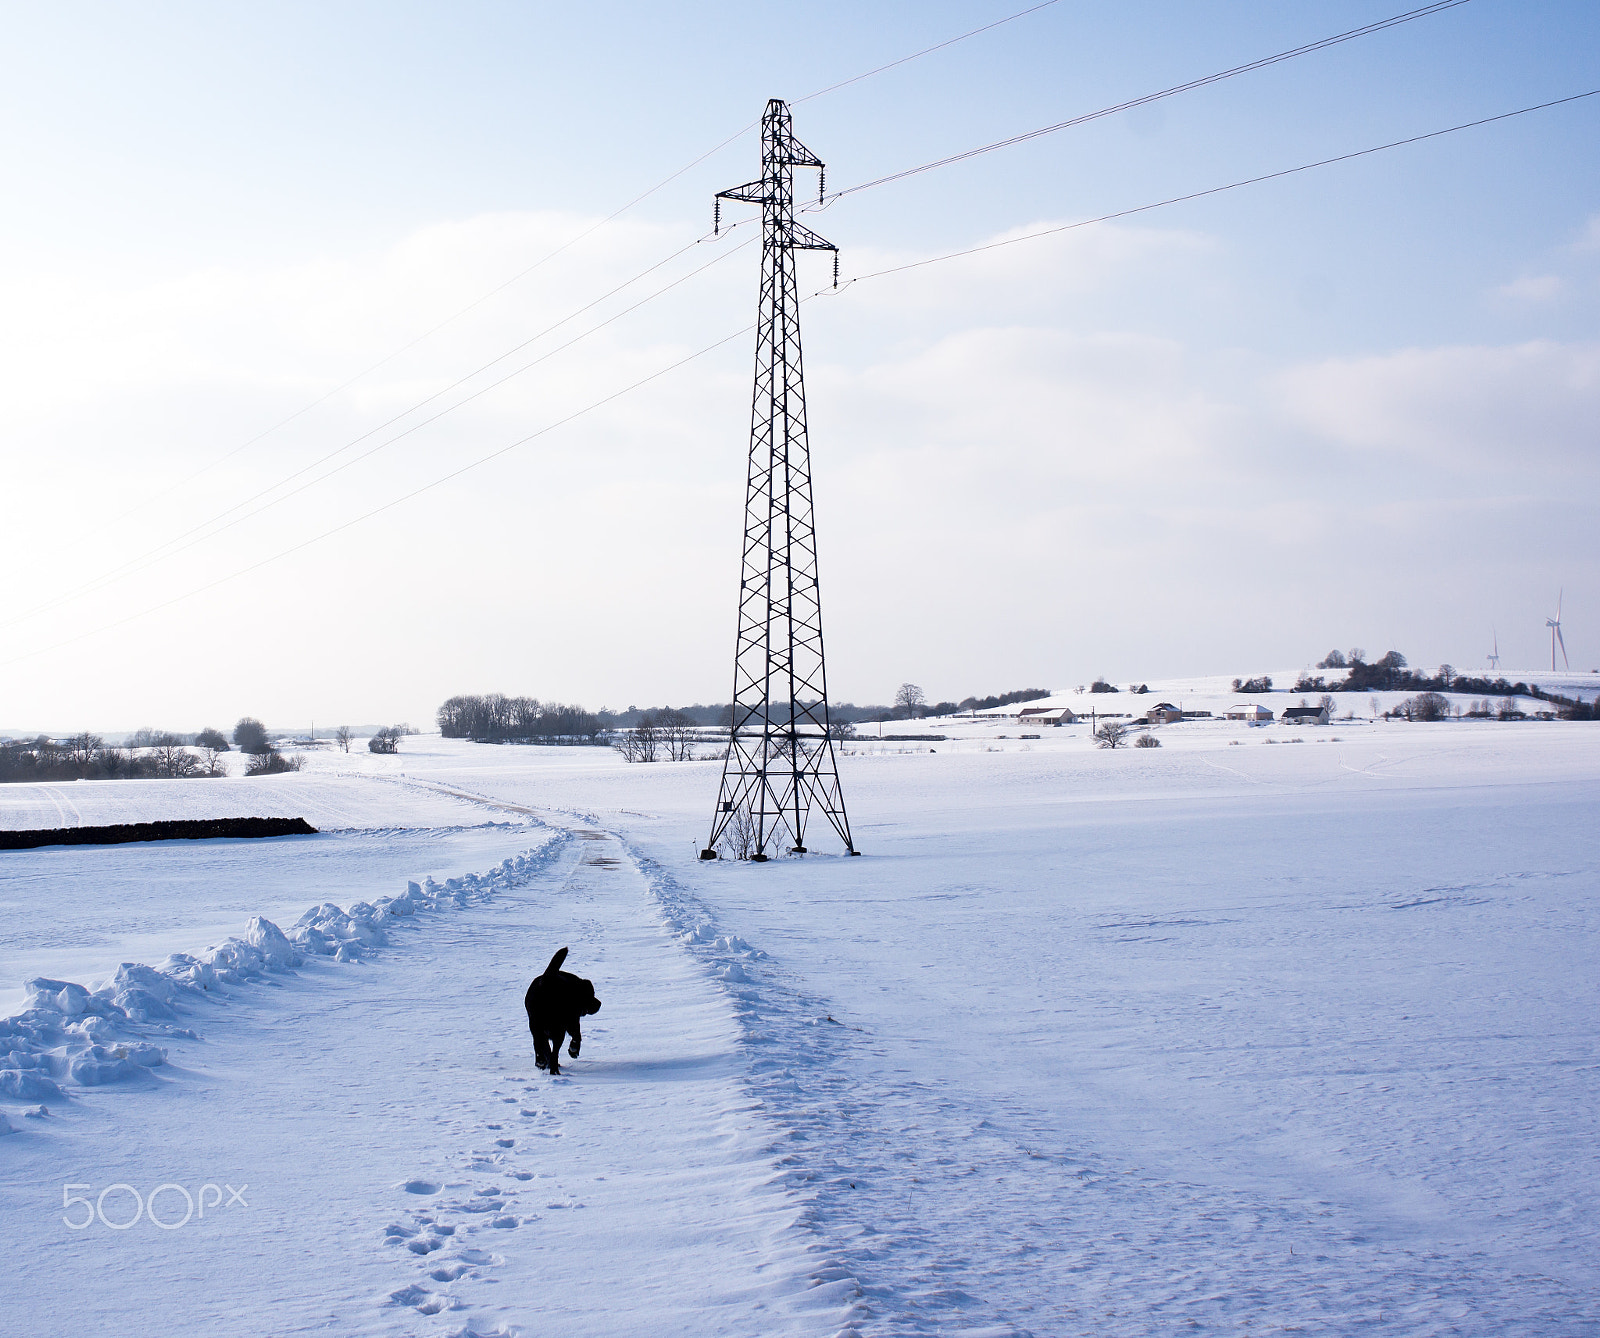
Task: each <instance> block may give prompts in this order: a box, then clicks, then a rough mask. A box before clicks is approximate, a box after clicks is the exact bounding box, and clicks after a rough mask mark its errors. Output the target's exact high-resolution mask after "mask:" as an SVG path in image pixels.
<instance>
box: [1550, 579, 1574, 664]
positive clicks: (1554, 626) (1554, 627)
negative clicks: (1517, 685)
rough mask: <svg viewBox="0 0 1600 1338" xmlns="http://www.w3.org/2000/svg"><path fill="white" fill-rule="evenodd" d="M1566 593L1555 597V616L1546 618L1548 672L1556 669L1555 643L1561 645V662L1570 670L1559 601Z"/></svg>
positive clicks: (1570, 662)
mask: <svg viewBox="0 0 1600 1338" xmlns="http://www.w3.org/2000/svg"><path fill="white" fill-rule="evenodd" d="M1566 593H1567V592H1566V591H1565V590H1562V591H1561V592H1560V593H1559V594H1557V595H1556V616H1555V617H1554V618H1546V619H1545V620H1544V625H1545V626H1546V627H1548V628H1549V629H1550V672H1551V673H1554V672H1555V668H1556V642H1558V641H1559V642H1560V643H1561V660H1562V663H1564V664H1565V665H1566V666H1567V668H1568V669H1571V668H1572V661H1571V660H1569V659H1567V639H1566V637H1564V636H1562V635H1561V599H1562V596H1564V595H1565V594H1566Z"/></svg>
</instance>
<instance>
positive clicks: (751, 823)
mask: <svg viewBox="0 0 1600 1338" xmlns="http://www.w3.org/2000/svg"><path fill="white" fill-rule="evenodd" d="M717 849H718V850H720V851H721V852H722V855H723V857H724V858H725V859H749V858H750V856H751V855H753V854H754V853H755V849H756V820H755V819H754V818H752V817H751V816H750V810H749V809H748V808H742V807H741V808H736V809H734V810H733V813H732V815H731V816H730V817H729V818H728V825H727V826H726V827H724V828H723V829H722V839H721V840H720V841H718V842H717Z"/></svg>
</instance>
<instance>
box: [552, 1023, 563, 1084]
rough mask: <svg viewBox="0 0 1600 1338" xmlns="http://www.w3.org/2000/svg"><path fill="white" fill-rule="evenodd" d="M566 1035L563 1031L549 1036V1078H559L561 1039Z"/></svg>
mask: <svg viewBox="0 0 1600 1338" xmlns="http://www.w3.org/2000/svg"><path fill="white" fill-rule="evenodd" d="M565 1035H566V1031H565V1029H562V1030H560V1031H555V1032H552V1033H551V1035H550V1064H549V1069H550V1076H551V1077H552V1078H557V1077H560V1076H561V1039H562V1037H563V1036H565Z"/></svg>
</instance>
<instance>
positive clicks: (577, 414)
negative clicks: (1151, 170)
mask: <svg viewBox="0 0 1600 1338" xmlns="http://www.w3.org/2000/svg"><path fill="white" fill-rule="evenodd" d="M1596 96H1600V88H1594V89H1590V90H1589V91H1588V92H1585V93H1574V94H1572V95H1570V96H1568V97H1564V98H1555V99H1552V100H1551V101H1549V102H1540V103H1536V104H1534V105H1533V106H1529V107H1520V108H1518V109H1517V110H1515V111H1509V112H1501V113H1499V114H1498V115H1495V116H1485V117H1481V118H1479V119H1478V120H1474V121H1463V122H1461V123H1460V124H1458V125H1453V126H1447V127H1446V128H1444V129H1442V130H1433V131H1429V132H1428V133H1426V134H1422V135H1412V136H1409V137H1407V138H1405V139H1397V140H1391V141H1390V142H1388V143H1386V144H1377V145H1373V146H1372V147H1370V148H1366V149H1357V150H1354V151H1353V152H1350V153H1343V154H1339V155H1337V156H1336V157H1333V158H1322V159H1319V160H1317V161H1316V162H1311V163H1303V164H1301V165H1299V166H1298V167H1288V168H1284V169H1282V170H1281V171H1277V172H1268V173H1264V174H1262V175H1261V176H1255V177H1249V178H1246V179H1244V180H1241V181H1233V182H1229V183H1227V184H1226V185H1222V186H1214V187H1212V188H1210V189H1209V190H1203V191H1192V192H1190V193H1188V194H1186V195H1175V196H1171V197H1169V198H1168V199H1165V200H1158V201H1155V202H1154V203H1152V204H1145V205H1138V206H1135V207H1133V208H1130V209H1122V210H1118V211H1116V212H1115V213H1110V214H1103V215H1101V216H1100V217H1098V218H1093V219H1084V220H1082V221H1081V222H1077V223H1067V224H1063V225H1062V226H1060V227H1056V228H1046V229H1043V230H1041V231H1039V232H1035V233H1029V234H1027V235H1025V236H1022V237H1013V238H1007V239H1005V240H1003V241H999V242H989V243H986V244H985V245H982V246H974V247H968V248H966V249H965V250H961V251H951V252H949V253H947V254H945V255H939V256H931V257H929V258H928V259H926V260H916V261H910V262H908V263H906V264H904V265H895V266H891V267H889V268H887V269H882V270H876V271H874V272H873V273H871V274H864V275H861V276H860V277H858V278H856V279H854V280H852V281H851V282H850V283H848V284H846V285H845V286H844V287H843V288H841V289H839V290H833V289H828V288H823V289H818V290H817V291H816V292H813V293H811V294H809V295H808V296H807V297H804V298H802V299H801V301H802V302H810V301H812V300H813V299H814V298H818V297H822V296H827V295H842V294H843V293H844V292H847V291H848V290H849V289H850V288H851V287H853V286H854V285H855V284H860V283H865V282H867V281H869V280H871V279H878V278H883V277H885V276H887V275H890V274H899V273H902V272H904V271H906V270H911V269H921V268H924V267H926V266H928V265H935V264H940V263H943V262H944V261H948V260H958V259H960V258H962V257H963V256H969V255H976V254H978V253H980V252H983V251H990V250H995V249H997V248H999V247H1002V246H1013V245H1017V244H1019V243H1021V242H1025V241H1036V240H1038V239H1039V238H1041V237H1049V236H1053V235H1055V234H1057V233H1061V232H1068V231H1071V230H1072V229H1074V228H1083V227H1088V226H1090V225H1091V224H1093V223H1101V222H1109V221H1111V220H1114V219H1118V218H1127V217H1130V216H1131V215H1134V214H1141V213H1147V212H1149V211H1150V210H1153V209H1162V208H1166V207H1168V206H1170V205H1174V204H1182V203H1185V202H1186V201H1190V200H1198V199H1203V198H1205V197H1207V196H1210V195H1217V194H1221V193H1222V192H1224V191H1231V190H1239V189H1241V188H1242V187H1245V186H1252V185H1258V184H1260V183H1262V182H1266V181H1275V180H1278V179H1280V178H1283V177H1288V176H1293V175H1295V174H1297V173H1300V172H1309V171H1311V170H1312V169H1314V168H1318V167H1328V166H1331V165H1333V164H1335V163H1344V162H1350V161H1353V160H1354V159H1357V158H1364V157H1367V156H1369V155H1371V154H1375V153H1383V152H1385V151H1387V150H1389V149H1397V148H1402V147H1404V146H1406V145H1409V144H1420V143H1423V142H1425V141H1427V140H1432V139H1438V138H1440V137H1441V136H1444V135H1452V134H1456V133H1457V132H1459V131H1462V130H1471V129H1475V128H1477V127H1479V126H1485V125H1493V124H1495V123H1496V122H1499V121H1507V120H1511V119H1512V118H1514V117H1518V116H1527V115H1529V114H1530V113H1532V112H1537V111H1546V110H1548V109H1549V108H1551V107H1560V106H1565V105H1567V104H1569V103H1573V102H1579V101H1581V100H1583V99H1585V98H1592V97H1596ZM754 329H755V326H754V325H746V326H744V327H743V328H741V329H738V330H735V331H733V333H731V334H728V335H724V336H723V337H722V338H721V339H718V340H716V341H715V342H713V343H710V344H707V345H706V346H705V347H703V348H701V349H698V350H696V351H695V352H693V353H690V354H688V355H686V356H685V357H682V358H679V359H677V360H676V361H674V362H671V363H669V364H667V365H666V366H665V367H662V368H659V369H658V370H657V371H654V372H652V373H650V374H649V375H648V376H644V377H641V378H640V379H639V380H637V381H634V382H632V383H630V384H629V385H626V386H624V387H622V388H621V389H619V390H615V391H612V392H611V394H609V395H606V396H604V397H603V398H601V399H598V400H595V401H593V402H591V403H589V404H587V405H585V406H584V407H583V408H581V409H576V410H574V411H573V412H572V413H570V414H567V415H566V416H565V417H563V418H560V419H557V420H556V421H555V422H552V423H548V424H546V425H545V426H544V427H542V428H539V429H538V430H537V431H534V432H530V433H528V434H527V435H525V436H522V437H519V438H517V439H516V440H515V441H512V442H509V443H507V444H506V445H504V446H501V447H499V448H498V449H496V450H494V451H491V452H489V453H488V454H487V455H483V456H480V457H478V458H477V459H476V460H471V461H468V462H467V463H466V464H464V465H461V466H459V467H458V468H456V469H453V470H451V471H450V472H449V473H447V474H443V475H441V476H440V477H438V478H436V479H433V480H432V481H431V482H428V483H424V484H422V485H421V486H419V487H416V488H413V489H412V490H411V491H409V492H407V493H404V494H403V495H401V496H399V497H396V498H394V499H392V500H391V501H388V502H385V503H383V504H382V505H381V506H376V507H373V508H372V509H371V510H370V511H366V512H363V513H362V514H361V515H359V516H355V517H352V518H351V519H350V520H347V521H343V522H341V523H340V524H338V525H336V526H334V527H332V528H331V529H328V530H324V531H323V532H322V533H320V534H316V535H313V536H311V537H310V538H309V539H304V540H301V541H300V542H299V543H296V544H293V545H291V546H290V547H288V548H285V549H283V550H281V551H280V552H277V553H274V554H272V555H270V556H269V557H265V558H262V559H261V560H259V561H257V562H254V563H251V564H250V565H249V566H246V567H242V568H240V569H239V570H237V571H234V572H231V573H230V574H228V575H226V576H220V577H218V578H216V579H215V580H212V581H208V582H207V583H206V584H204V585H202V586H199V587H197V588H195V589H193V590H190V591H187V592H185V593H184V594H181V595H175V596H173V597H172V598H171V599H167V600H164V601H162V602H161V603H159V604H155V605H152V606H150V607H149V608H146V609H143V610H141V611H140V612H138V613H133V614H129V615H127V616H126V617H123V618H119V619H117V620H116V621H115V622H112V623H108V624H105V625H103V626H101V627H97V628H95V629H93V630H91V631H88V632H82V633H79V634H78V635H77V636H73V637H69V638H67V639H65V640H62V641H58V642H54V643H52V644H51V645H48V646H40V647H35V648H34V649H32V650H29V651H26V652H24V653H23V654H21V655H16V656H13V657H12V658H11V659H9V660H5V661H0V667H9V666H10V665H13V664H19V663H21V662H22V661H24V660H28V659H32V658H33V657H34V656H36V655H43V654H48V653H50V652H52V651H56V650H60V649H63V648H65V647H67V646H71V645H76V644H77V643H78V642H80V641H84V640H87V639H89V638H90V637H94V636H98V635H100V634H102V633H104V632H109V631H114V630H115V629H117V628H119V627H124V626H126V625H127V624H128V623H130V622H135V621H137V620H139V619H140V618H144V617H148V616H149V615H150V614H152V613H159V612H160V611H162V610H163V609H167V608H171V607H172V606H173V605H175V604H180V603H182V602H183V601H185V600H188V599H192V598H195V597H196V596H198V595H202V594H205V593H206V592H207V591H210V590H214V589H216V588H217V587H218V586H221V585H225V584H227V583H228V582H230V581H234V580H238V579H239V578H240V577H243V576H248V575H250V574H251V573H252V572H256V571H259V570H261V569H262V568H263V567H266V566H270V565H271V564H272V563H274V562H278V561H281V560H282V559H284V558H286V557H290V556H292V555H293V554H295V553H298V552H301V551H303V550H304V549H306V548H309V547H311V546H312V545H313V544H317V543H321V542H322V541H323V540H325V539H330V538H332V537H333V536H334V535H337V534H341V533H343V532H344V531H345V530H348V529H350V528H352V527H353V526H356V525H359V524H362V523H363V522H365V521H367V520H371V519H372V518H373V517H375V516H378V515H382V514H383V513H384V512H386V511H390V510H393V509H394V508H395V507H397V506H400V505H402V504H404V503H406V502H409V501H412V500H414V499H415V498H417V497H420V496H422V495H423V494H424V493H427V492H431V491H432V490H433V489H435V488H438V487H442V486H443V485H444V484H446V483H449V482H452V481H453V480H455V479H458V478H460V477H461V476H462V475H463V474H467V473H470V472H471V471H473V470H475V469H479V468H481V467H482V466H484V465H486V464H489V463H491V462H492V461H495V460H498V459H500V458H501V457H502V456H505V455H508V454H509V453H510V452H512V451H514V450H516V449H518V448H519V447H522V446H525V445H527V444H528V443H529V442H532V441H536V440H538V439H539V438H540V437H543V436H546V435H548V434H549V433H551V432H554V431H556V430H557V429H558V428H561V427H565V426H566V425H567V424H569V423H572V422H575V421H576V420H577V419H579V418H582V417H584V416H585V415H587V414H590V413H593V412H594V411H595V410H597V409H600V408H603V407H604V406H605V405H607V404H611V403H613V402H615V401H616V400H619V399H621V398H623V397H624V396H626V395H629V394H632V393H633V392H634V391H635V390H639V389H641V388H642V387H644V386H646V385H649V384H650V383H651V382H653V381H658V380H660V379H661V378H662V377H664V376H667V375H669V374H670V373H672V372H675V371H677V370H679V369H680V368H682V367H686V366H687V365H688V364H690V363H692V362H695V361H696V360H698V359H700V358H703V357H705V356H706V355H707V354H709V353H712V352H714V351H715V350H717V349H719V348H722V347H723V346H724V345H726V344H728V343H731V342H732V341H733V340H735V339H738V338H740V337H742V336H744V335H746V334H749V333H750V332H751V331H752V330H754Z"/></svg>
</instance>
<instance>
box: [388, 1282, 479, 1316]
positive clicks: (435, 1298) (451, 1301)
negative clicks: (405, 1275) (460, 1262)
mask: <svg viewBox="0 0 1600 1338" xmlns="http://www.w3.org/2000/svg"><path fill="white" fill-rule="evenodd" d="M389 1304H390V1305H403V1306H409V1307H410V1308H411V1309H413V1310H415V1311H417V1312H418V1313H419V1314H423V1315H437V1314H438V1313H439V1312H440V1311H441V1310H457V1309H459V1308H460V1305H461V1303H460V1302H459V1301H457V1300H455V1298H454V1297H450V1296H446V1295H444V1294H443V1293H442V1292H430V1291H428V1290H427V1289H426V1288H424V1287H418V1286H415V1285H413V1286H410V1287H402V1288H401V1289H400V1290H399V1291H397V1292H390V1293H389Z"/></svg>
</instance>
